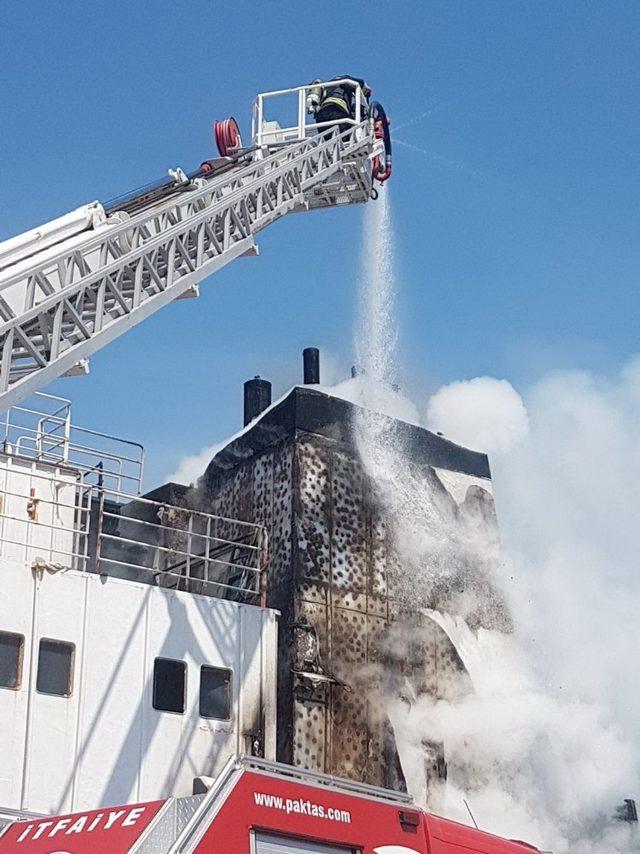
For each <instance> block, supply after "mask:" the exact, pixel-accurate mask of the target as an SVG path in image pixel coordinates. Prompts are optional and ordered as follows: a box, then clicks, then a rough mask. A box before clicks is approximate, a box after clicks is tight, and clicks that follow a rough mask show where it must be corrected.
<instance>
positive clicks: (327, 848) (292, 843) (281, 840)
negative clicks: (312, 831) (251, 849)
mask: <svg viewBox="0 0 640 854" xmlns="http://www.w3.org/2000/svg"><path fill="white" fill-rule="evenodd" d="M254 840H255V852H256V854H358V851H359V849H356V848H353V847H351V846H349V847H348V848H345V847H344V846H342V845H332V844H331V843H327V844H323V843H322V842H307V841H306V840H304V839H292V838H291V837H285V836H272V835H271V834H270V833H269V834H268V833H260V832H257V833H256V834H255V837H254ZM400 850H402V849H400V848H398V851H400ZM407 850H409V849H407Z"/></svg>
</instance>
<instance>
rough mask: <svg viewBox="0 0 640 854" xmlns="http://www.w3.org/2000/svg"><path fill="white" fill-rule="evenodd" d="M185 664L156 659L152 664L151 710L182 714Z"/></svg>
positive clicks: (169, 659)
mask: <svg viewBox="0 0 640 854" xmlns="http://www.w3.org/2000/svg"><path fill="white" fill-rule="evenodd" d="M186 696H187V664H186V662H185V661H178V660H176V659H174V658H156V660H155V662H154V664H153V708H154V709H158V711H159V712H176V713H177V714H184V710H185V706H186Z"/></svg>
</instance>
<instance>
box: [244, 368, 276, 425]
mask: <svg viewBox="0 0 640 854" xmlns="http://www.w3.org/2000/svg"><path fill="white" fill-rule="evenodd" d="M268 406H271V383H270V382H269V381H268V380H263V379H261V378H260V377H254V378H253V379H252V380H247V381H246V383H245V384H244V426H245V427H246V426H247V424H250V423H251V422H252V421H253V420H254V419H255V418H257V417H258V415H260V413H261V412H264V410H265V409H266V408H267V407H268Z"/></svg>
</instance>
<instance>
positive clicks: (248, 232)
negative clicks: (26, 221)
mask: <svg viewBox="0 0 640 854" xmlns="http://www.w3.org/2000/svg"><path fill="white" fill-rule="evenodd" d="M337 82H340V81H337ZM337 82H336V81H332V84H333V85H336V84H337ZM343 82H349V83H351V84H352V85H353V86H354V104H355V106H354V110H353V116H352V118H349V119H342V120H340V122H324V123H318V122H316V121H315V118H314V117H313V116H311V117H310V116H309V115H308V112H307V107H306V105H307V97H308V93H309V90H310V87H307V86H301V87H297V88H294V89H286V90H280V91H277V92H268V93H265V94H261V95H258V96H257V98H256V100H255V101H254V105H253V119H252V144H251V145H250V146H249V147H245V148H243V147H242V143H241V140H240V135H239V132H238V129H237V124H236V123H235V120H233V119H227V120H226V121H225V122H218V123H217V124H216V140H217V142H218V148H219V149H220V153H221V154H222V155H223V156H221V157H219V158H216V159H214V160H209V161H205V163H203V164H202V166H201V167H200V169H199V170H197V171H196V172H194V173H192V174H190V175H186V174H185V173H184V172H183V171H182V170H181V169H179V168H178V169H176V170H169V175H170V178H169V179H167V180H165V181H162V182H158V183H156V184H155V185H150V186H149V187H146V188H144V189H143V190H139V191H136V192H134V193H132V194H130V195H128V196H125V197H122V198H121V199H118V200H116V201H115V202H113V203H111V204H109V205H104V206H103V205H101V204H100V203H99V202H92V203H91V204H88V205H85V206H84V207H82V208H79V209H78V210H75V211H72V212H71V213H69V214H66V215H65V216H63V217H60V218H59V219H56V220H53V221H52V222H49V223H46V224H45V225H43V226H41V227H40V228H37V229H34V230H32V231H28V232H26V233H25V234H22V235H19V236H17V237H14V238H11V239H10V240H7V241H5V242H4V243H0V410H4V409H6V408H8V407H9V406H11V405H13V404H15V403H17V402H18V401H19V400H21V399H22V398H24V397H25V396H26V395H28V394H30V393H32V392H34V391H37V390H38V389H40V388H42V387H43V386H45V385H46V384H47V383H49V382H50V381H51V380H53V379H55V378H56V377H58V376H61V375H63V374H65V373H66V374H70V373H77V372H86V366H87V357H88V356H89V355H90V354H91V353H93V352H95V351H96V350H98V349H100V348H101V347H103V346H104V345H105V344H107V343H108V342H109V341H112V340H113V339H114V338H117V337H118V336H119V335H121V334H122V333H124V332H126V331H127V330H128V329H130V328H131V327H132V326H134V325H135V324H137V323H139V322H140V321H142V320H144V318H146V317H148V316H149V315H150V314H153V313H154V312H156V311H158V309H160V308H162V306H164V305H166V304H167V303H169V302H171V301H172V300H174V299H179V298H184V297H188V296H196V295H197V285H198V283H199V282H200V281H202V280H203V279H205V278H206V277H207V276H210V275H211V274H212V273H214V272H215V271H216V270H219V269H220V268H221V267H223V266H224V265H225V264H228V263H229V262H230V261H233V260H234V259H235V258H239V257H242V256H247V255H255V254H257V247H256V244H255V242H254V238H255V235H256V234H257V233H258V232H259V231H260V230H261V229H263V228H265V227H266V226H267V225H269V224H270V223H272V222H274V221H275V220H277V219H279V218H280V217H282V216H284V215H285V214H287V213H290V212H292V211H306V210H313V209H316V208H323V207H335V206H339V205H346V204H355V203H360V202H366V201H367V200H368V199H369V198H370V197H371V196H372V195H375V191H374V190H373V180H374V178H376V177H378V178H379V179H380V180H384V179H385V178H386V177H388V174H389V172H390V151H389V150H387V151H386V155H387V164H386V165H387V170H386V172H385V167H384V165H382V164H383V163H384V162H385V144H386V146H387V149H388V148H389V144H388V132H387V133H386V135H385V139H384V140H383V130H384V131H386V130H387V128H386V125H387V122H386V117H384V111H383V110H382V108H381V107H380V106H379V105H371V108H369V105H368V104H367V102H366V99H365V97H364V94H363V92H362V90H361V88H360V86H359V85H358V83H357V82H356V81H346V80H345V81H343ZM277 98H280V99H285V98H288V99H289V101H291V100H292V99H293V100H295V104H296V110H297V121H296V123H295V124H294V125H291V126H290V127H280V126H279V124H278V123H277V122H274V121H268V120H267V119H266V117H265V112H266V108H267V107H268V106H271V104H272V99H277ZM381 117H382V118H381ZM383 124H384V128H383Z"/></svg>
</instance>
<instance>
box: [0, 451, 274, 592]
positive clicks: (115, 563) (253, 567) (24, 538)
mask: <svg viewBox="0 0 640 854" xmlns="http://www.w3.org/2000/svg"><path fill="white" fill-rule="evenodd" d="M2 459H3V455H1V454H0V472H1V471H2ZM4 461H5V465H4V471H5V472H7V474H10V475H11V478H12V480H11V482H8V480H7V478H5V479H4V481H3V482H2V481H0V522H1V523H2V524H1V527H0V554H2V551H3V547H4V546H12V547H18V548H20V549H24V554H25V559H26V560H27V561H29V562H30V563H31V564H32V565H37V564H38V563H40V562H42V563H44V564H48V563H49V564H54V565H56V566H57V567H58V568H65V569H76V570H80V571H94V572H98V573H104V574H107V575H118V574H122V573H118V571H117V569H118V568H120V569H122V570H128V571H129V572H134V577H135V578H136V580H142V581H144V580H146V581H147V582H148V583H151V584H158V583H161V580H162V579H163V578H165V579H172V584H173V583H175V586H177V587H179V586H181V585H184V588H185V589H187V590H189V589H195V590H196V592H204V593H208V594H209V595H221V596H225V595H226V596H228V595H230V594H234V595H235V597H238V596H239V597H241V598H244V599H249V600H251V601H257V600H260V599H261V598H262V593H263V590H264V585H265V579H264V573H265V572H266V566H267V557H266V547H267V537H266V530H265V529H264V527H263V526H261V525H257V524H255V523H252V522H246V521H244V520H241V519H232V518H229V517H226V516H216V515H215V514H210V513H205V512H203V511H200V510H191V509H189V508H186V507H179V506H175V505H171V504H167V503H166V502H160V501H155V500H153V499H150V498H146V497H141V496H138V495H132V494H130V493H125V492H123V491H122V490H109V489H105V488H103V487H100V486H97V485H95V484H90V483H87V482H86V481H85V480H84V479H83V478H82V476H81V473H80V472H78V478H77V479H74V478H73V469H71V468H68V467H67V468H64V467H63V468H62V470H63V471H65V472H66V473H67V477H66V478H65V477H63V476H56V474H55V472H53V473H52V472H51V471H38V470H37V468H36V466H37V465H38V461H37V460H34V459H33V458H31V457H16V456H15V455H12V454H5V455H4ZM14 463H17V465H13V464H14ZM24 463H29V464H30V467H29V468H27V469H25V468H24ZM21 475H22V476H23V477H24V491H20V486H19V485H16V484H19V483H20V481H19V477H20V476H21ZM34 483H35V484H36V487H34V486H33V484H34ZM37 484H42V488H38V486H37ZM51 488H53V489H60V488H66V489H67V490H71V491H73V495H74V497H73V499H69V496H68V495H62V496H61V497H60V499H58V498H56V497H52V496H51V495H50V494H48V489H51ZM45 490H47V491H45ZM38 493H41V494H38ZM108 498H109V499H112V504H113V508H111V507H110V504H107V505H106V506H105V504H106V502H107V499H108ZM21 499H22V500H23V501H24V502H25V516H24V517H21V515H20V504H19V502H20V500H21ZM16 501H17V502H18V503H17V504H16ZM33 502H35V503H36V505H37V506H38V507H39V508H40V516H41V518H34V516H33V515H30V511H29V504H30V503H33ZM127 507H134V508H136V507H142V508H144V509H145V510H146V511H147V512H148V513H149V514H150V515H151V518H146V519H145V518H137V517H136V516H130V515H127V512H126V510H127ZM45 508H47V509H45ZM107 508H110V509H107ZM60 511H65V512H64V514H63V515H64V518H61V516H60ZM31 513H33V507H32V508H31ZM159 514H162V516H163V517H164V519H167V520H168V521H165V522H163V521H160V522H158V521H155V520H154V519H153V516H154V515H155V516H156V518H158V516H159ZM42 517H44V518H42ZM185 518H186V519H188V521H189V526H188V527H183V524H184V520H185ZM194 521H195V522H196V524H197V525H198V526H200V525H201V526H202V529H200V527H198V528H196V529H194ZM7 523H9V530H7ZM16 524H21V525H22V526H23V527H22V530H20V534H19V535H17V534H16V532H15V529H14V531H11V526H12V525H16ZM225 527H226V528H227V529H229V528H231V529H233V528H235V529H236V531H238V532H239V535H238V536H237V537H235V538H234V537H233V533H231V531H229V530H227V531H225V530H224V528H225ZM219 528H223V530H222V531H220V530H219ZM37 530H47V531H49V532H50V536H49V537H48V538H47V539H48V540H49V541H48V543H46V544H42V543H40V544H38V543H34V542H33V536H32V533H33V532H34V531H37ZM142 532H144V533H142ZM176 537H177V541H175V542H174V543H173V544H172V542H171V540H172V539H173V540H175V538H176ZM225 552H227V556H225ZM238 555H241V560H242V561H245V562H242V563H241V562H238V558H237V556H238ZM175 558H177V559H178V560H177V561H176V560H175ZM14 559H15V558H14ZM61 564H64V566H61ZM226 573H230V575H227V574H226ZM234 576H235V578H236V579H238V580H237V581H236V582H235V583H234V581H233V578H234ZM127 577H130V575H127ZM173 580H175V582H174V581H173ZM193 585H196V587H195V588H194V587H193ZM214 591H215V592H214Z"/></svg>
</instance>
